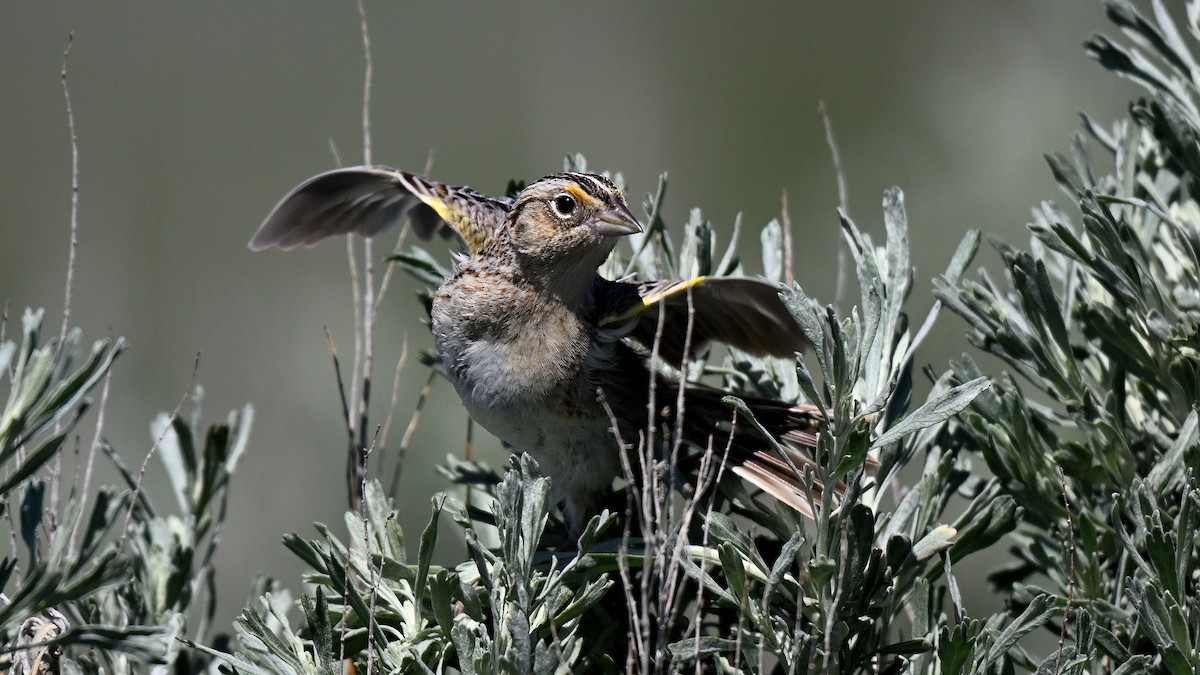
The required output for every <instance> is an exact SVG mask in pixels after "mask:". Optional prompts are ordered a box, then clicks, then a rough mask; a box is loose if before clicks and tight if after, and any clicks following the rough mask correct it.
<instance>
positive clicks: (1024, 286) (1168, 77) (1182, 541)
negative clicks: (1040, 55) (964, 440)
mask: <svg viewBox="0 0 1200 675" xmlns="http://www.w3.org/2000/svg"><path fill="white" fill-rule="evenodd" d="M1107 8H1108V15H1109V17H1110V18H1111V19H1112V20H1113V21H1114V23H1116V24H1117V25H1118V26H1119V27H1120V29H1121V31H1122V33H1123V34H1124V37H1125V38H1126V42H1124V43H1121V42H1117V41H1113V40H1110V39H1108V38H1105V37H1101V36H1096V37H1093V38H1091V39H1090V40H1089V41H1088V43H1087V48H1088V51H1089V53H1091V54H1092V55H1094V56H1095V57H1096V58H1098V59H1099V60H1100V62H1101V63H1102V64H1104V65H1105V66H1106V67H1107V68H1109V69H1111V70H1112V71H1113V72H1115V73H1117V74H1118V75H1121V76H1123V77H1127V78H1130V79H1131V80H1133V81H1135V82H1138V83H1139V84H1141V85H1142V86H1144V87H1145V88H1146V90H1147V98H1144V99H1140V100H1138V101H1135V102H1134V103H1133V104H1132V105H1131V106H1130V116H1129V118H1128V119H1124V120H1120V121H1118V122H1116V123H1115V124H1113V125H1112V126H1111V127H1105V126H1103V125H1101V124H1099V123H1098V122H1096V121H1095V120H1092V119H1090V118H1088V117H1086V116H1085V117H1084V128H1085V130H1086V132H1087V133H1086V135H1085V134H1080V135H1078V136H1076V137H1075V138H1074V139H1073V140H1072V143H1071V152H1070V154H1069V156H1064V155H1061V154H1053V155H1050V156H1049V157H1048V159H1049V162H1050V167H1051V169H1052V170H1053V173H1054V176H1055V178H1056V179H1057V181H1058V183H1059V185H1060V186H1061V187H1062V189H1063V191H1064V192H1065V193H1066V194H1067V196H1068V197H1069V198H1070V199H1071V200H1073V201H1074V202H1075V203H1076V204H1077V210H1078V214H1077V215H1074V216H1072V215H1068V213H1067V212H1066V211H1065V210H1064V209H1061V208H1059V207H1058V206H1056V205H1055V204H1052V203H1049V202H1047V203H1045V204H1042V205H1041V206H1040V207H1039V208H1037V209H1035V210H1034V212H1033V222H1032V223H1031V224H1030V231H1031V232H1032V235H1033V236H1032V238H1031V240H1030V244H1029V250H1028V251H1022V250H1017V249H1014V248H1012V247H1010V246H1007V245H1003V244H999V245H998V248H999V250H1000V253H1001V255H1002V257H1003V259H1004V264H1005V276H1006V280H1005V283H998V282H995V281H993V280H992V279H990V278H989V277H988V276H987V275H983V276H982V277H981V279H980V281H978V282H969V283H965V284H962V285H961V286H956V285H955V284H954V283H952V282H945V283H942V284H940V285H939V286H938V288H937V289H936V292H937V296H938V297H939V298H940V299H941V300H942V301H943V302H945V303H947V305H948V306H949V307H950V308H951V309H953V310H954V311H955V312H956V313H958V314H960V315H961V316H963V317H964V318H965V319H966V320H967V321H968V323H969V324H970V327H971V330H970V333H969V337H970V338H971V341H972V343H973V344H975V345H976V346H978V347H979V348H980V349H983V350H985V351H987V352H990V353H992V354H994V355H996V356H998V357H1000V358H1001V359H1002V360H1003V361H1004V363H1005V364H1006V366H1007V367H1008V368H1009V369H1010V371H1009V372H1008V373H1006V374H1005V375H1004V376H1003V377H1001V378H999V379H998V380H997V383H996V386H995V387H994V388H993V389H992V391H989V392H986V393H985V394H983V395H982V396H980V397H979V398H978V399H976V401H975V403H974V404H973V405H972V406H971V409H970V411H969V412H968V414H967V416H966V420H967V424H966V431H967V432H968V433H969V435H970V436H971V437H972V439H973V442H974V444H975V445H976V446H977V448H978V451H979V452H980V453H981V455H982V456H983V458H984V460H985V461H986V462H987V465H988V468H989V469H991V471H992V472H993V473H994V474H995V476H996V479H995V484H996V485H997V486H998V487H999V488H1000V489H1001V490H1002V491H1003V493H1004V494H1006V495H1009V496H1011V498H1012V499H1014V500H1015V501H1016V502H1018V503H1020V504H1021V505H1022V506H1024V507H1025V509H1026V510H1025V515H1024V518H1023V519H1022V522H1021V525H1020V527H1019V528H1018V530H1017V532H1016V535H1015V537H1014V546H1013V547H1012V552H1013V555H1014V556H1015V558H1016V561H1015V562H1014V563H1013V564H1011V565H1009V566H1006V567H1005V568H1004V569H1001V570H998V571H997V572H996V573H995V574H993V576H992V581H993V583H994V584H995V586H996V587H997V588H998V589H1000V590H1002V591H1007V592H1009V593H1011V604H1012V606H1013V608H1014V611H1017V610H1024V611H1025V612H1026V613H1029V612H1030V611H1031V610H1034V609H1040V606H1041V605H1042V604H1043V603H1044V601H1042V600H1040V599H1039V598H1043V597H1047V596H1048V597H1049V598H1050V599H1051V601H1052V603H1053V605H1052V608H1053V609H1052V611H1045V612H1042V615H1041V622H1042V623H1045V624H1046V627H1047V629H1048V630H1050V631H1052V632H1053V633H1055V634H1059V635H1061V636H1062V639H1063V647H1062V650H1061V653H1058V652H1056V653H1055V654H1053V655H1052V657H1051V658H1049V659H1047V660H1045V661H1044V662H1043V666H1046V667H1054V669H1056V670H1061V671H1063V672H1067V671H1069V672H1099V671H1101V670H1105V669H1107V670H1108V671H1110V672H1111V671H1117V670H1120V671H1121V672H1135V671H1136V672H1141V671H1142V670H1143V669H1148V670H1151V671H1154V672H1173V673H1185V672H1195V671H1196V670H1197V669H1200V607H1198V606H1197V604H1196V602H1197V600H1196V598H1197V584H1198V583H1200V557H1198V556H1197V551H1196V547H1197V540H1196V533H1197V531H1200V509H1198V508H1197V507H1200V486H1198V485H1197V482H1196V474H1197V470H1198V469H1200V437H1198V434H1197V407H1198V405H1200V208H1198V206H1197V202H1196V196H1195V195H1196V191H1197V188H1198V187H1200V161H1197V158H1200V146H1198V145H1197V141H1198V140H1200V111H1198V108H1197V106H1198V104H1200V79H1198V77H1200V76H1198V73H1200V70H1198V69H1197V62H1196V59H1195V56H1194V55H1193V52H1194V51H1195V49H1196V47H1197V44H1198V43H1197V39H1198V38H1200V33H1198V30H1200V29H1198V26H1197V18H1200V3H1196V2H1189V3H1187V7H1186V19H1187V31H1188V33H1189V34H1186V37H1185V33H1183V32H1181V30H1180V27H1179V26H1178V25H1177V24H1176V23H1175V21H1174V19H1173V18H1172V14H1171V11H1168V9H1167V7H1166V6H1165V5H1164V4H1163V3H1161V2H1152V3H1151V4H1150V7H1149V9H1150V12H1149V13H1147V14H1143V13H1141V11H1140V10H1138V9H1137V8H1136V7H1135V6H1134V5H1132V4H1130V3H1127V2H1109V3H1107ZM1097 147H1098V148H1099V150H1100V151H1101V153H1102V154H1103V155H1104V156H1106V157H1108V158H1111V166H1112V169H1111V173H1107V174H1105V173H1102V170H1101V169H1099V168H1098V165H1097V162H1096V161H1095V160H1094V158H1093V155H1092V151H1093V149H1094V148H1097ZM1103 164H1109V160H1105V161H1104V162H1103ZM953 370H954V373H955V376H956V377H958V378H960V379H969V378H973V377H976V376H977V375H978V374H979V372H980V367H979V366H978V365H976V363H975V362H973V361H972V360H971V359H970V358H969V357H968V358H964V359H963V360H962V362H960V363H956V364H954V367H953ZM1035 614H1036V612H1035ZM1051 619H1053V621H1051ZM1064 621H1066V622H1067V623H1066V626H1065V627H1063V625H1062V624H1063V622H1064ZM971 630H972V628H971V627H967V628H966V629H965V630H963V631H962V637H963V638H964V639H965V638H969V637H970V632H971ZM964 639H957V637H956V640H955V642H957V643H958V645H959V646H958V649H960V650H964V654H967V655H968V656H967V657H966V658H978V657H979V655H980V654H981V653H982V650H984V649H986V648H983V647H980V646H975V647H971V648H967V647H966V646H965V645H966V642H965V641H964Z"/></svg>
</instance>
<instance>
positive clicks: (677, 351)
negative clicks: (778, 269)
mask: <svg viewBox="0 0 1200 675" xmlns="http://www.w3.org/2000/svg"><path fill="white" fill-rule="evenodd" d="M607 283H608V284H611V285H610V286H609V287H608V288H606V289H604V295H603V297H604V302H603V303H602V307H603V311H602V316H601V320H600V325H601V328H602V329H603V328H605V327H607V326H622V325H623V324H626V323H628V322H632V323H633V325H632V327H630V328H628V329H627V331H628V332H625V333H624V335H625V337H628V338H631V339H633V340H635V341H637V342H638V343H640V344H642V345H644V346H645V347H647V348H651V347H653V345H654V338H655V334H656V332H657V331H658V329H659V316H660V315H663V316H664V320H663V322H662V338H661V339H660V340H659V344H658V353H659V355H660V356H662V357H663V358H664V359H666V360H667V362H668V363H679V362H680V361H682V359H683V354H684V346H685V344H686V342H687V337H688V314H689V310H690V311H691V312H692V317H691V321H692V332H691V343H690V345H689V347H690V348H689V349H688V357H689V358H695V357H696V356H697V355H699V354H701V353H703V352H704V350H705V349H706V348H707V347H708V345H709V344H710V343H712V342H722V343H724V344H727V345H730V346H732V347H736V348H738V349H740V350H742V351H745V352H749V353H751V354H755V355H758V356H764V355H771V356H792V355H794V354H795V353H796V352H801V351H804V350H805V349H806V348H807V347H808V341H807V340H806V339H805V338H804V334H803V333H802V332H801V331H800V327H799V326H798V325H796V320H795V319H793V318H792V315H791V313H790V312H789V311H788V309H787V307H786V306H785V305H784V304H783V300H781V299H780V298H779V287H777V286H776V285H775V284H772V283H770V282H768V281H765V280H762V279H752V278H749V277H705V276H700V277H695V278H692V279H688V280H686V281H653V282H633V283H628V282H607ZM664 313H665V315H664Z"/></svg>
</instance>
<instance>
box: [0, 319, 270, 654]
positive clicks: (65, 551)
mask: <svg viewBox="0 0 1200 675" xmlns="http://www.w3.org/2000/svg"><path fill="white" fill-rule="evenodd" d="M41 328H42V313H41V312H40V311H38V312H33V311H29V312H26V314H25V316H24V320H23V334H22V340H21V343H20V344H18V343H16V342H11V341H10V342H3V343H0V370H2V371H3V372H4V374H5V376H6V377H5V379H6V380H7V381H8V384H9V387H8V397H7V403H6V405H5V407H4V412H3V418H0V468H2V470H3V476H4V477H3V480H2V481H0V509H3V512H4V517H5V523H6V524H7V525H8V527H9V532H10V534H9V540H10V542H11V543H12V544H13V546H12V547H11V549H10V552H9V553H8V554H6V555H5V557H4V558H2V559H0V590H2V592H3V597H2V600H3V605H2V606H0V643H3V648H4V654H3V656H0V659H3V661H2V662H3V663H4V664H5V665H7V666H8V667H10V668H11V669H12V671H13V672H15V673H41V672H73V673H102V672H108V673H111V672H133V671H137V670H140V669H141V668H148V669H149V668H150V667H151V666H153V667H155V668H166V667H171V668H173V669H174V672H198V671H199V670H201V669H202V668H203V667H204V663H205V661H207V659H198V658H197V655H196V654H193V653H189V652H187V651H184V650H182V649H181V646H182V645H181V643H180V642H178V641H177V640H176V638H177V637H180V636H184V635H190V636H195V637H196V638H197V639H201V640H208V639H210V632H209V631H210V628H211V626H210V621H211V618H212V613H213V609H214V603H215V595H214V583H215V581H214V574H215V571H214V570H213V568H212V564H211V562H212V557H213V553H214V552H215V549H216V546H217V544H218V542H219V540H220V536H219V531H220V526H221V523H222V522H223V520H224V517H225V512H224V505H225V496H226V494H227V489H228V481H229V477H230V474H231V473H232V471H233V469H234V468H235V465H236V463H237V459H238V457H239V456H240V455H241V453H242V451H243V450H244V449H245V444H246V434H247V432H248V430H249V421H250V420H249V408H247V409H246V411H244V412H243V413H242V414H232V415H230V420H229V423H228V424H225V425H218V426H213V427H211V428H210V429H209V431H208V434H207V435H206V437H204V438H202V439H201V438H196V437H195V436H194V434H193V432H192V429H193V428H195V427H196V426H197V425H198V423H199V420H198V414H199V403H198V401H199V397H198V393H197V397H196V400H197V403H196V413H197V418H193V419H192V421H191V422H190V423H189V422H185V421H183V420H181V419H179V418H177V417H176V418H171V417H169V416H167V415H162V416H161V417H160V418H159V419H158V420H157V421H156V422H155V423H154V425H153V429H152V431H153V434H154V438H155V439H157V453H156V454H157V456H158V457H159V459H160V460H161V461H162V463H163V465H164V467H165V468H166V472H167V475H168V477H169V479H170V482H171V485H172V488H173V491H174V494H175V497H176V500H177V503H178V509H177V511H176V512H174V513H171V512H163V511H160V510H159V509H157V508H156V507H155V506H154V505H153V504H152V503H151V501H150V499H149V498H148V497H147V496H146V494H145V493H144V492H143V491H142V490H140V489H139V488H140V481H141V476H140V475H139V474H138V473H135V472H132V471H130V470H128V469H127V468H125V466H124V465H123V464H122V463H121V461H120V459H119V458H118V457H117V455H116V453H115V452H114V451H113V449H112V448H111V447H109V446H108V445H107V444H106V443H104V441H103V440H99V437H98V442H97V443H96V444H95V445H94V446H93V447H92V448H91V451H90V452H89V453H87V454H85V455H80V454H79V453H76V454H75V462H76V466H75V467H71V466H70V465H69V464H68V465H67V467H66V468H65V469H64V468H63V467H62V461H63V459H64V458H69V457H70V455H69V454H68V453H67V452H64V447H65V446H66V444H67V443H68V441H69V440H70V439H71V438H72V437H73V435H75V436H74V438H75V443H76V445H78V443H79V440H78V436H77V434H78V433H79V430H78V429H79V422H80V419H81V418H82V417H83V416H84V413H85V412H86V411H87V410H88V408H89V406H90V405H91V402H90V400H89V399H88V398H86V397H87V395H88V394H89V393H90V392H92V391H93V390H94V389H95V388H96V387H97V386H98V385H99V384H100V383H101V382H102V381H103V380H104V378H105V377H107V375H108V373H109V372H110V369H111V368H112V365H113V360H114V359H115V358H116V357H117V356H118V355H119V354H120V353H121V352H122V351H123V350H124V349H125V343H124V341H122V340H119V339H118V340H116V341H109V340H101V341H99V342H96V343H95V344H94V345H92V347H91V350H90V351H86V352H85V351H84V349H83V347H82V344H81V337H80V334H79V332H78V331H72V332H70V333H68V334H67V335H66V338H65V339H62V340H59V339H57V338H52V339H49V340H44V339H43V337H42V334H41ZM96 450H103V451H104V452H105V453H106V454H107V455H108V456H109V457H111V458H112V460H113V461H115V462H117V466H118V467H119V469H120V471H121V473H122V475H123V476H124V477H125V479H126V482H127V486H126V487H127V489H124V490H121V489H114V488H110V487H101V488H96V489H89V488H88V477H90V476H91V472H92V468H93V467H92V461H93V460H94V456H95V452H96ZM70 472H74V475H75V477H76V482H75V483H73V484H65V483H66V481H65V480H64V478H65V477H66V476H70V475H71V473H70ZM80 475H84V476H86V477H85V478H84V479H83V484H82V485H80V484H79V483H78V480H79V476H80ZM89 501H91V502H92V507H91V510H90V512H87V513H85V512H84V507H85V506H86V504H87V503H88V502H89ZM18 538H19V539H20V545H18V543H17V540H18ZM22 551H23V552H24V555H23V556H22V555H21V553H22Z"/></svg>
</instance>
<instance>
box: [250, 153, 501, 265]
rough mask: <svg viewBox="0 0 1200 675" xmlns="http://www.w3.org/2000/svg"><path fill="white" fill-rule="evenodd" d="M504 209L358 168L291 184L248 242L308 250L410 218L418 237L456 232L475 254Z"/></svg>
mask: <svg viewBox="0 0 1200 675" xmlns="http://www.w3.org/2000/svg"><path fill="white" fill-rule="evenodd" d="M508 210H509V201H508V200H506V199H495V198H492V197H488V196H487V195H483V194H480V193H478V192H476V191H474V190H472V189H470V188H467V187H453V186H449V185H443V184H441V183H438V182H435V181H432V180H429V179H428V178H425V177H424V176H418V175H416V174H411V173H405V172H403V171H397V170H396V169H392V168H389V167H386V166H355V167H349V168H346V169H335V170H333V171H327V172H325V173H322V174H318V175H316V176H313V177H312V178H309V179H308V180H306V181H304V182H303V183H301V184H300V185H298V186H296V187H295V188H294V189H293V190H292V191H291V192H289V193H288V194H287V195H286V196H284V198H283V199H281V200H280V201H279V203H278V204H276V205H275V208H274V209H271V213H269V214H268V215H267V217H266V220H264V221H263V223H262V225H260V226H259V228H258V231H257V232H255V233H254V237H253V238H251V239H250V248H251V249H253V250H255V251H258V250H261V249H264V248H269V247H271V246H278V247H279V248H283V249H289V248H293V247H295V246H299V245H301V244H303V245H305V246H312V245H313V244H316V243H317V242H318V241H320V240H322V239H325V238H326V237H332V236H335V235H339V234H347V233H350V232H356V233H358V234H361V235H363V236H367V237H370V236H374V235H376V234H378V233H379V232H381V231H383V230H384V229H386V228H387V227H388V226H390V225H392V224H393V223H395V222H397V221H399V220H400V219H401V218H402V217H404V216H405V215H407V216H408V218H409V221H410V222H411V223H412V228H413V231H414V232H416V233H417V235H418V236H420V237H422V238H424V239H428V238H430V237H432V236H433V235H434V234H439V235H441V236H443V237H449V236H450V235H452V234H455V235H458V238H459V239H461V240H462V242H463V244H464V245H465V246H466V247H467V250H468V251H469V252H471V253H475V252H477V251H478V250H480V249H482V248H483V246H484V244H485V243H486V242H487V240H488V238H489V237H490V236H491V234H492V233H493V232H495V231H496V230H498V229H499V228H500V226H501V225H502V224H503V223H504V219H505V217H506V216H507V215H508Z"/></svg>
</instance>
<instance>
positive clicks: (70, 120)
mask: <svg viewBox="0 0 1200 675" xmlns="http://www.w3.org/2000/svg"><path fill="white" fill-rule="evenodd" d="M74 41H75V33H74V32H71V33H70V34H69V35H68V36H67V48H66V49H65V50H63V65H62V87H63V100H64V101H66V104H67V130H68V131H69V132H70V134H71V245H70V247H69V248H68V249H67V287H66V291H65V293H64V297H63V320H62V328H61V329H60V330H59V333H58V339H59V340H60V341H62V340H65V339H66V338H67V328H68V327H69V326H70V322H71V291H72V290H73V289H74V287H75V249H76V246H77V244H78V234H79V139H78V137H76V135H75V113H74V111H73V110H72V108H71V89H70V87H68V86H67V57H68V56H70V55H71V44H72V43H73V42H74Z"/></svg>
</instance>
